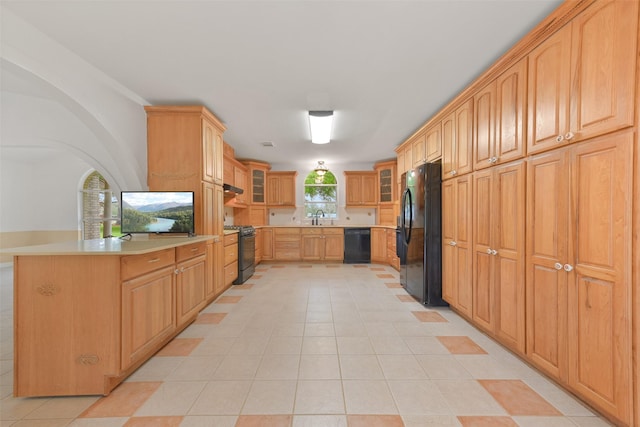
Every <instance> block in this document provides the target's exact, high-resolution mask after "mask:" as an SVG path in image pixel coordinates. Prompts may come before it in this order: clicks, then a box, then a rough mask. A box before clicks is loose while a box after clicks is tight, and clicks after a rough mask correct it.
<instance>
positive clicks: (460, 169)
mask: <svg viewBox="0 0 640 427" xmlns="http://www.w3.org/2000/svg"><path fill="white" fill-rule="evenodd" d="M472 142H473V99H469V100H467V101H466V102H464V103H463V104H462V105H461V106H459V107H458V108H457V109H456V110H455V111H454V112H452V113H451V114H449V115H448V116H447V117H445V118H444V119H443V120H442V179H443V180H445V179H449V178H453V177H456V176H460V175H464V174H466V173H469V172H471V171H472V170H473V158H472V153H473V143H472Z"/></svg>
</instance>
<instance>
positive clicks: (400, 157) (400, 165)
mask: <svg viewBox="0 0 640 427" xmlns="http://www.w3.org/2000/svg"><path fill="white" fill-rule="evenodd" d="M396 166H397V167H396V188H397V184H400V180H401V179H402V174H403V173H404V172H405V170H404V149H396Z"/></svg>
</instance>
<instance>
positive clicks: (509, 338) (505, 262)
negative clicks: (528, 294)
mask: <svg viewBox="0 0 640 427" xmlns="http://www.w3.org/2000/svg"><path fill="white" fill-rule="evenodd" d="M473 183H474V184H473V217H474V223H473V233H474V234H473V248H474V249H473V311H472V316H473V320H474V322H476V323H477V324H478V325H479V326H481V327H482V328H484V329H486V330H487V331H488V332H490V333H492V334H495V336H496V337H497V338H498V339H499V340H500V341H501V342H502V343H503V344H505V345H507V346H509V347H511V348H512V349H513V350H515V351H517V352H519V353H524V350H525V323H524V309H525V307H524V303H525V298H524V294H525V289H524V263H525V259H524V245H525V242H524V220H525V211H524V209H525V162H523V161H519V162H516V163H511V164H506V165H502V166H498V167H495V168H492V169H487V170H484V171H480V172H475V173H474V176H473Z"/></svg>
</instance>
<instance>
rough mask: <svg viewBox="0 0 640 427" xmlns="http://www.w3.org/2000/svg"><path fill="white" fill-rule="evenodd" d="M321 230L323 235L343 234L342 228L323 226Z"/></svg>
mask: <svg viewBox="0 0 640 427" xmlns="http://www.w3.org/2000/svg"><path fill="white" fill-rule="evenodd" d="M322 231H323V233H324V235H325V236H328V235H332V236H334V235H343V234H344V228H323V229H322Z"/></svg>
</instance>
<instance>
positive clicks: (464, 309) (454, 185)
mask: <svg viewBox="0 0 640 427" xmlns="http://www.w3.org/2000/svg"><path fill="white" fill-rule="evenodd" d="M472 184H473V180H472V176H471V175H465V176H461V177H458V178H456V179H453V180H448V181H445V182H443V183H442V297H443V299H444V300H445V301H447V302H448V303H449V304H450V305H451V306H452V307H454V308H455V309H456V310H457V311H458V312H459V313H461V314H463V315H464V316H466V317H467V318H469V319H470V318H472V316H473V287H472V283H473V280H472V271H473V262H472V260H473V256H472V249H473V247H472V240H471V237H472V233H471V230H472V218H473V216H472V210H471V206H472V203H473V201H472V195H473V192H472Z"/></svg>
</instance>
